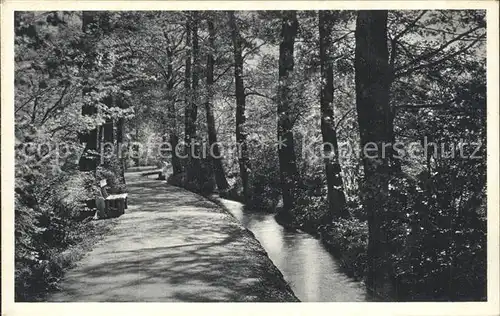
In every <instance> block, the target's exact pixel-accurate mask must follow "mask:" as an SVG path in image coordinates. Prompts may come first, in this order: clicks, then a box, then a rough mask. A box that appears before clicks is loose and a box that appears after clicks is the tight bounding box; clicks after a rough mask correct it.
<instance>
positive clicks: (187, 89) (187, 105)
mask: <svg viewBox="0 0 500 316" xmlns="http://www.w3.org/2000/svg"><path fill="white" fill-rule="evenodd" d="M191 94H192V92H191V14H190V13H187V14H186V62H185V67H184V142H185V144H186V148H188V147H189V144H190V143H191V137H192V136H193V129H194V128H193V126H194V122H191V106H192V102H191V97H192V96H191Z"/></svg>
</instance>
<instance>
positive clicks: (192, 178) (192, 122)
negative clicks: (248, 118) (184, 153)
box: [186, 11, 203, 190]
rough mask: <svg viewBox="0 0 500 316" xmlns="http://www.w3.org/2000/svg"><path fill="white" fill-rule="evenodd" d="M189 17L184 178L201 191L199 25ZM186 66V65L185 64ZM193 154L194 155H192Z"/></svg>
mask: <svg viewBox="0 0 500 316" xmlns="http://www.w3.org/2000/svg"><path fill="white" fill-rule="evenodd" d="M191 14H192V15H191V17H190V20H191V21H190V27H191V32H192V37H193V38H192V39H193V49H192V50H191V57H192V60H193V70H192V72H191V77H192V78H191V79H192V81H191V96H190V101H191V104H190V106H189V113H188V121H189V130H188V131H187V132H188V135H187V137H189V140H190V142H189V144H190V145H189V149H190V151H189V153H188V166H187V171H186V177H187V181H188V182H190V183H191V184H196V185H197V187H198V189H200V190H201V187H202V186H203V183H201V181H202V180H203V177H202V176H201V175H200V171H201V168H200V167H201V166H200V160H199V158H196V157H195V156H198V154H197V153H198V151H199V148H197V146H196V144H194V142H196V117H197V115H198V104H199V100H200V98H199V91H198V90H199V89H198V85H199V79H200V77H199V74H200V57H199V56H200V51H199V44H198V23H199V17H198V12H197V11H193V12H192V13H191ZM186 66H187V64H186ZM193 153H194V155H193Z"/></svg>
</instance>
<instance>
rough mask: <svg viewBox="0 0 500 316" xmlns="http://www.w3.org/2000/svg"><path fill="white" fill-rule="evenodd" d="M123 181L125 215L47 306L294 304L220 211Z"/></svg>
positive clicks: (175, 192)
mask: <svg viewBox="0 0 500 316" xmlns="http://www.w3.org/2000/svg"><path fill="white" fill-rule="evenodd" d="M126 177H127V186H128V192H129V208H128V209H127V210H126V212H125V214H124V215H122V216H121V217H120V218H119V219H118V223H117V224H116V226H115V227H114V228H113V229H112V231H111V232H110V233H109V234H107V235H106V236H103V238H102V240H101V241H100V242H99V243H98V244H97V245H96V246H95V247H94V249H93V250H92V251H90V252H89V253H88V254H87V255H86V256H85V257H84V258H83V259H82V260H81V261H80V262H78V264H77V266H76V267H75V268H73V269H71V270H70V271H68V272H67V273H66V276H65V278H64V279H63V280H62V281H61V283H60V287H61V291H59V292H57V293H54V294H53V295H51V296H50V297H49V298H48V301H53V302H74V301H85V302H95V301H105V302H113V301H121V302H144V301H147V302H169V301H184V302H200V301H204V302H206V301H231V302H239V301H297V298H296V297H295V295H294V294H293V293H292V291H291V290H290V287H289V286H288V285H287V284H286V283H285V281H284V280H283V277H282V275H281V273H280V272H279V270H278V269H277V268H276V267H275V266H274V265H273V263H272V262H271V260H270V259H269V258H268V256H267V254H266V252H265V251H264V249H263V248H262V246H261V245H260V244H259V242H258V241H257V240H256V239H255V238H254V237H253V235H252V233H251V232H250V231H248V230H246V229H244V228H243V226H242V225H241V224H240V223H239V222H238V221H237V220H236V219H235V218H234V217H232V216H231V215H230V214H228V213H227V212H226V211H225V210H223V209H221V208H220V207H218V206H217V205H216V204H214V203H212V202H210V201H208V200H206V199H205V198H203V197H201V196H199V195H196V194H194V193H191V192H189V191H186V190H184V189H181V188H178V187H174V186H170V185H167V184H166V183H165V182H164V181H158V180H153V179H148V178H145V177H141V176H140V173H138V172H136V173H128V174H127V175H126Z"/></svg>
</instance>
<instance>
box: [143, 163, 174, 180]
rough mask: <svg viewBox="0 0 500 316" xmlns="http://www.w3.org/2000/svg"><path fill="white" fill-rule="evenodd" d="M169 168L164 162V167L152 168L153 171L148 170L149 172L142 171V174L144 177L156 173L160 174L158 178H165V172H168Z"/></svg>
mask: <svg viewBox="0 0 500 316" xmlns="http://www.w3.org/2000/svg"><path fill="white" fill-rule="evenodd" d="M167 168H168V165H167V163H166V162H163V168H162V169H160V170H152V171H148V172H143V173H141V176H143V177H147V176H153V175H155V174H157V175H158V180H165V174H166V173H167Z"/></svg>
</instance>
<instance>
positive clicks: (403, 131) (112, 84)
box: [15, 10, 486, 301]
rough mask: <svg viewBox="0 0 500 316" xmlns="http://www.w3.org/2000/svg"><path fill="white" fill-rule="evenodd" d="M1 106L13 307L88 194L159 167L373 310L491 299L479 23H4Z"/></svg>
mask: <svg viewBox="0 0 500 316" xmlns="http://www.w3.org/2000/svg"><path fill="white" fill-rule="evenodd" d="M15 89H16V90H15V120H16V121H15V122H16V124H15V136H16V170H15V172H16V182H15V190H16V191H15V192H16V209H15V211H16V227H15V229H16V297H18V298H19V299H22V300H31V299H32V298H33V297H35V296H37V295H39V293H38V291H39V289H40V288H41V287H42V288H51V286H53V284H55V281H54V276H53V275H54V272H53V270H54V269H55V268H54V267H53V260H54V259H53V258H54V252H58V251H62V250H63V249H65V248H67V247H68V246H69V245H70V244H75V243H78V242H80V241H79V239H78V238H77V237H74V236H73V235H72V234H74V232H75V231H77V230H78V229H80V228H77V226H78V227H81V226H80V225H81V224H82V218H83V217H84V216H83V215H82V214H84V213H85V212H89V208H92V206H91V205H90V204H89V202H88V201H89V200H92V199H93V198H94V196H95V194H96V193H95V192H96V190H97V189H98V188H97V183H98V180H101V179H107V180H108V181H109V182H110V183H111V184H112V189H113V192H118V193H121V192H125V191H126V184H125V183H124V182H125V181H124V176H123V174H124V172H125V170H126V169H127V168H129V167H132V166H136V165H152V164H153V165H155V164H157V165H159V166H163V163H167V164H168V165H169V168H170V169H169V170H170V174H169V175H168V176H169V178H168V181H169V183H172V184H175V185H179V186H182V187H185V188H187V189H189V190H192V191H194V192H198V193H202V194H208V193H213V192H217V193H219V194H220V195H221V196H225V197H228V198H231V199H235V200H238V201H241V202H243V203H244V204H245V208H246V209H248V210H251V211H253V212H275V213H276V214H277V215H276V219H277V221H278V222H280V223H282V224H283V225H285V226H293V227H296V228H300V229H302V230H304V231H307V232H309V233H311V234H313V235H318V236H321V239H322V240H323V242H324V243H325V244H326V245H327V246H328V247H330V249H332V252H333V253H335V254H336V255H337V256H339V257H340V258H341V261H342V262H343V265H344V268H345V269H346V270H347V271H349V273H350V274H351V275H353V276H355V277H357V278H359V279H363V280H365V281H366V285H367V286H368V287H369V289H370V290H372V291H373V292H374V293H375V294H376V295H379V296H381V297H385V298H387V297H391V298H392V299H395V300H402V301H404V300H417V301H418V300H420V301H421V300H485V299H486V12H485V11H484V10H390V11H384V10H377V11H338V10H337V11H331V10H322V11H312V10H311V11H84V12H81V11H51V12H38V11H33V12H19V11H18V12H16V14H15ZM161 144H163V145H161ZM384 144H389V146H385V145H384ZM162 146H163V147H162ZM367 146H369V147H372V149H370V150H369V153H367V152H366V148H367ZM177 149H179V150H178V151H179V152H178V153H180V154H176V150H177ZM190 152H191V153H194V154H188V153H190ZM183 157H186V158H183ZM82 188H84V189H82ZM72 236H73V237H72ZM54 249H56V250H54ZM51 271H52V272H51ZM56 278H57V277H56ZM43 280H44V281H43ZM40 284H42V285H40Z"/></svg>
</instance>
